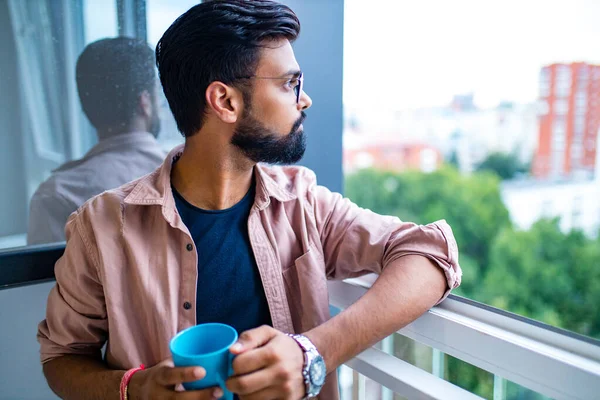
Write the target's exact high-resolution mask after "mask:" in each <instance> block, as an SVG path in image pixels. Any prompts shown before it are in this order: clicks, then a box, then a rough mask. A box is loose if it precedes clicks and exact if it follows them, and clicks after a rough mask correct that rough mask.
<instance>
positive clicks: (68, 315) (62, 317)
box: [37, 213, 107, 363]
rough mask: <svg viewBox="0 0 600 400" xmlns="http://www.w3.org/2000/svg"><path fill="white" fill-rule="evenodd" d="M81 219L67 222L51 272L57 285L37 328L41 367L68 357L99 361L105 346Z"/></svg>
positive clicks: (99, 291) (98, 291)
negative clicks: (62, 250) (62, 249)
mask: <svg viewBox="0 0 600 400" xmlns="http://www.w3.org/2000/svg"><path fill="white" fill-rule="evenodd" d="M80 217H81V216H80V215H79V214H77V213H74V214H73V215H71V217H70V218H69V220H68V222H67V226H66V235H67V245H66V248H65V253H64V254H63V256H62V257H61V258H60V259H59V260H58V261H57V263H56V266H55V268H54V272H55V275H56V285H55V286H54V288H52V290H51V291H50V294H49V296H48V303H47V308H46V319H45V320H44V321H42V322H41V323H40V324H39V326H38V333H37V338H38V341H39V343H40V346H41V348H40V356H41V361H42V363H46V362H48V361H50V360H52V359H55V358H57V357H60V356H64V355H69V354H78V355H87V356H92V357H98V358H100V357H101V348H102V346H103V345H104V343H105V342H106V335H107V318H106V304H105V300H104V291H103V288H102V284H101V282H100V280H99V278H98V272H97V271H98V270H97V258H96V257H94V254H93V253H92V251H91V245H90V242H89V239H88V238H87V237H86V236H85V232H83V230H82V229H81V226H80V224H81V223H82V222H81V220H80Z"/></svg>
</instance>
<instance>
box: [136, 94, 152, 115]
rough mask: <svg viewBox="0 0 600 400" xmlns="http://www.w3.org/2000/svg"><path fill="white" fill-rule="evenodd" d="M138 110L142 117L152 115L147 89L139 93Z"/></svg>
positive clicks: (150, 100) (150, 98)
mask: <svg viewBox="0 0 600 400" xmlns="http://www.w3.org/2000/svg"><path fill="white" fill-rule="evenodd" d="M138 112H139V113H140V114H141V115H143V116H144V117H150V116H151V115H152V96H151V95H150V93H149V92H148V91H147V90H144V91H143V92H142V93H141V94H140V98H139V102H138Z"/></svg>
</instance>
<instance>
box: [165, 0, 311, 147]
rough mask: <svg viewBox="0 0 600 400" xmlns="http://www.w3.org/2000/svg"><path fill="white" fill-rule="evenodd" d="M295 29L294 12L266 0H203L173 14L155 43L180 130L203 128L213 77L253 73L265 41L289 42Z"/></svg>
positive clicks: (231, 78)
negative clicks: (207, 96)
mask: <svg viewBox="0 0 600 400" xmlns="http://www.w3.org/2000/svg"><path fill="white" fill-rule="evenodd" d="M299 33H300V21H299V20H298V17H296V14H294V12H293V11H292V10H291V9H290V8H289V7H287V6H285V5H283V4H279V3H276V2H274V1H269V0H212V1H204V2H203V3H202V4H198V5H196V6H194V7H192V8H191V9H189V10H188V11H187V12H186V13H185V14H183V15H181V16H180V17H179V18H177V20H175V22H173V24H172V25H171V26H170V27H169V29H167V31H166V32H165V33H164V35H163V36H162V38H161V39H160V41H159V42H158V45H157V46H156V65H157V66H158V72H159V76H160V81H161V83H162V86H163V90H164V92H165V96H166V98H167V100H168V102H169V107H171V111H172V112H173V116H174V117H175V121H176V122H177V127H178V128H179V130H180V131H181V133H182V134H183V135H184V136H186V137H187V136H191V135H193V134H195V133H196V132H198V131H199V130H200V128H201V127H202V124H203V121H204V115H205V109H206V100H205V95H206V89H207V88H208V86H209V85H210V84H211V83H212V82H215V81H220V82H223V83H224V84H226V85H229V84H233V83H235V82H236V80H238V79H239V78H241V77H247V76H251V75H253V74H254V72H255V71H256V67H257V64H258V60H259V57H260V49H261V48H263V47H265V41H267V40H277V39H283V38H285V39H288V40H289V41H290V42H293V41H294V40H295V39H296V38H297V37H298V35H299Z"/></svg>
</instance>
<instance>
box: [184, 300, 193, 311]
mask: <svg viewBox="0 0 600 400" xmlns="http://www.w3.org/2000/svg"><path fill="white" fill-rule="evenodd" d="M183 308H185V309H186V310H189V309H190V308H192V303H190V302H189V301H186V302H185V303H183Z"/></svg>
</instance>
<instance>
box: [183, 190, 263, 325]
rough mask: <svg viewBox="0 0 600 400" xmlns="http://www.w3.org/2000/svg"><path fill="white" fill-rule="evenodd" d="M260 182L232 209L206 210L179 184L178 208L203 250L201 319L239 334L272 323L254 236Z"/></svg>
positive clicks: (200, 264) (200, 259)
mask: <svg viewBox="0 0 600 400" xmlns="http://www.w3.org/2000/svg"><path fill="white" fill-rule="evenodd" d="M254 193H255V189H254V184H253V185H252V187H251V189H250V190H249V191H248V193H247V194H246V196H244V198H243V199H242V200H241V201H240V202H239V203H237V204H236V205H234V206H233V207H231V208H228V209H226V210H217V211H213V210H203V209H200V208H198V207H195V206H193V205H192V204H190V203H188V202H187V201H186V200H185V199H184V198H183V197H182V196H181V195H180V194H179V193H178V192H177V190H175V188H173V194H174V197H175V204H176V206H177V211H178V212H179V215H181V218H182V220H183V222H184V223H185V225H186V226H187V228H188V229H189V231H190V233H191V235H192V238H193V239H194V243H195V244H196V249H197V251H198V290H197V291H196V292H197V293H196V305H197V307H196V322H197V323H198V324H201V323H206V322H220V323H224V324H228V325H231V326H233V327H234V328H235V329H236V330H237V331H238V333H241V332H244V331H246V330H248V329H252V328H256V327H258V326H261V325H265V324H266V325H272V321H271V315H270V313H269V306H268V304H267V299H266V297H265V292H264V289H263V285H262V281H261V279H260V275H259V272H258V267H257V266H256V260H255V259H254V253H253V252H252V248H251V246H250V238H249V236H248V216H249V215H250V209H251V208H252V205H253V204H254Z"/></svg>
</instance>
